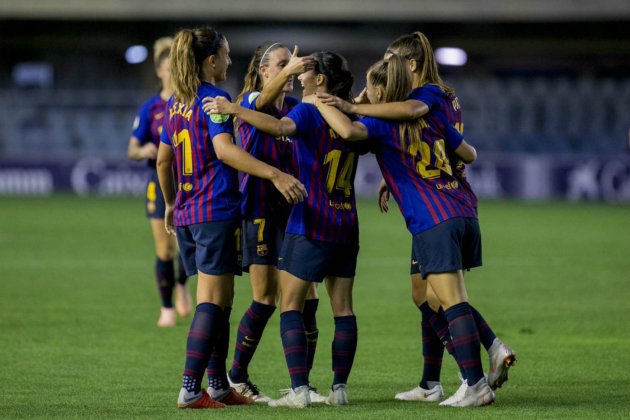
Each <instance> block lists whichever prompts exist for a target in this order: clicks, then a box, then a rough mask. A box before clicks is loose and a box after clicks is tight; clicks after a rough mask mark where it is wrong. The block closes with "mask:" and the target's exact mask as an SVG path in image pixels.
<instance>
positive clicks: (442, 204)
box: [360, 112, 477, 235]
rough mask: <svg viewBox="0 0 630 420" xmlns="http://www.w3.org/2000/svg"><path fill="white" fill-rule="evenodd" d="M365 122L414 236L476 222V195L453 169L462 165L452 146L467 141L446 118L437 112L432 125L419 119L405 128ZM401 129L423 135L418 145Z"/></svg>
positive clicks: (375, 150)
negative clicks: (461, 221) (464, 220)
mask: <svg viewBox="0 0 630 420" xmlns="http://www.w3.org/2000/svg"><path fill="white" fill-rule="evenodd" d="M360 121H361V123H363V124H364V125H365V126H366V128H367V129H368V135H369V138H370V140H372V151H373V152H374V154H375V155H376V158H377V161H378V164H379V166H380V168H381V171H382V173H383V176H384V178H385V181H386V182H387V185H388V187H389V189H390V191H391V193H392V195H393V196H394V199H395V200H396V202H397V203H398V206H399V207H400V209H401V212H402V213H403V216H404V217H405V221H406V223H407V227H408V229H409V231H410V232H411V233H412V234H413V235H416V234H418V233H420V232H422V231H424V230H427V229H429V228H431V227H433V226H435V225H436V224H438V223H441V222H443V221H445V220H448V219H451V218H453V217H477V214H476V197H475V195H474V193H473V191H472V190H471V189H470V187H469V185H468V184H467V183H466V184H463V183H462V182H460V180H459V178H458V177H457V175H456V174H455V173H454V171H453V167H452V166H451V162H452V161H456V160H458V159H457V157H456V155H455V153H454V151H453V148H452V147H450V145H452V144H459V142H461V141H462V140H463V137H462V136H461V134H459V132H458V131H457V130H455V128H454V127H453V126H451V125H450V124H449V123H448V121H446V118H445V117H444V116H443V115H440V114H439V113H437V112H436V113H434V116H433V118H432V119H431V120H430V121H428V120H426V119H425V118H420V119H418V120H417V121H415V122H414V123H411V122H407V123H402V124H399V123H398V122H393V121H386V120H380V119H377V118H371V117H366V118H363V119H361V120H360ZM402 125H406V126H407V130H410V129H411V130H420V132H419V133H417V134H418V135H419V141H412V140H411V137H410V136H409V135H408V134H407V133H405V132H402V130H401V126H402Z"/></svg>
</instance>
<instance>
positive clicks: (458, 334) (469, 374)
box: [444, 302, 483, 385]
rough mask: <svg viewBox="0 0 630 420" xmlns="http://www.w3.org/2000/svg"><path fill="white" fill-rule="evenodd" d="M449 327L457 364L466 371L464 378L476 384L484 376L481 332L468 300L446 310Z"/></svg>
mask: <svg viewBox="0 0 630 420" xmlns="http://www.w3.org/2000/svg"><path fill="white" fill-rule="evenodd" d="M444 313H445V314H446V318H447V319H448V329H449V331H450V332H451V338H452V340H453V350H454V352H455V357H456V359H457V364H458V365H459V366H460V367H462V368H463V369H464V371H465V373H466V375H464V378H466V379H467V380H468V384H469V385H474V384H476V383H477V382H479V380H480V379H482V378H483V370H482V367H481V357H480V354H479V352H480V347H481V345H480V343H479V333H478V332H477V325H476V324H475V319H474V318H473V315H472V311H471V309H470V305H469V304H468V302H462V303H458V304H457V305H454V306H451V307H450V308H448V309H447V310H446V311H444Z"/></svg>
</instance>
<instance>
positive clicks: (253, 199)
mask: <svg viewBox="0 0 630 420" xmlns="http://www.w3.org/2000/svg"><path fill="white" fill-rule="evenodd" d="M259 95H260V92H249V93H247V94H245V95H244V96H243V99H242V100H241V106H242V107H244V108H248V109H252V110H254V111H256V110H257V109H256V101H257V100H258V96H259ZM298 103H299V101H298V100H297V99H295V98H291V97H288V96H287V97H285V99H284V103H283V104H282V109H277V108H276V107H274V106H271V107H269V108H268V109H265V110H263V112H265V113H267V114H269V115H271V116H273V117H276V118H282V117H284V116H285V115H287V114H288V113H289V112H290V111H291V110H292V109H293V108H294V107H295V106H296V105H297V104H298ZM237 127H238V133H239V137H240V141H241V147H242V148H243V149H244V150H246V151H247V152H249V154H251V155H252V156H254V157H255V158H256V159H258V160H261V161H263V162H265V163H268V164H269V165H271V166H274V167H276V168H278V169H280V170H281V171H283V172H286V173H289V174H292V175H295V176H297V170H296V168H295V162H294V157H293V145H292V142H293V140H292V139H291V138H290V137H274V136H272V135H270V134H267V133H265V132H263V131H261V130H258V129H257V128H256V127H254V126H253V125H251V124H248V123H246V122H244V121H240V120H239V121H238V122H237ZM241 193H242V194H243V200H242V202H241V212H242V215H243V217H244V218H245V219H252V218H261V217H262V218H264V217H267V216H269V215H271V214H277V212H282V213H283V214H288V211H289V205H288V203H287V201H286V200H285V199H284V197H283V196H282V194H280V192H278V190H277V189H276V188H275V187H274V186H273V184H272V183H271V182H270V181H267V180H264V179H261V178H258V177H255V176H253V175H249V174H244V175H243V178H242V180H241Z"/></svg>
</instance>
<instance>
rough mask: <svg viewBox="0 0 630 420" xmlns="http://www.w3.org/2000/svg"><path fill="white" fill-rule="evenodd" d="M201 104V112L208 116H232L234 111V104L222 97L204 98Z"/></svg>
mask: <svg viewBox="0 0 630 420" xmlns="http://www.w3.org/2000/svg"><path fill="white" fill-rule="evenodd" d="M201 102H202V103H203V105H202V108H203V112H205V113H206V114H208V115H212V114H224V115H225V114H230V115H231V114H233V113H234V111H235V104H233V103H232V102H230V101H228V100H227V98H226V97H224V96H215V97H214V98H210V97H205V98H203V100H202V101H201Z"/></svg>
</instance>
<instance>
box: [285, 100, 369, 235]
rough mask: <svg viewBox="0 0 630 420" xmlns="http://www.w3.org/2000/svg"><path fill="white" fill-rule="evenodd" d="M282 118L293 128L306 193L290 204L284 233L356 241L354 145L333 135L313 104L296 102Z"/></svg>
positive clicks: (356, 156) (355, 166)
mask: <svg viewBox="0 0 630 420" xmlns="http://www.w3.org/2000/svg"><path fill="white" fill-rule="evenodd" d="M287 118H290V119H291V120H293V122H295V125H296V127H297V130H296V134H295V136H293V151H294V156H295V158H296V159H297V165H298V169H299V176H300V181H301V182H302V183H303V184H304V186H305V187H306V190H307V191H308V198H307V199H306V200H305V201H303V202H302V203H299V204H296V205H294V206H293V208H292V209H291V214H290V215H289V222H288V225H287V229H286V232H287V233H292V234H296V235H304V236H306V237H307V238H310V239H314V240H318V241H326V242H334V243H339V244H350V243H358V240H359V220H358V217H357V208H356V200H355V196H354V176H355V173H356V169H357V161H358V159H359V151H358V150H357V146H356V144H353V143H350V142H346V141H344V140H343V139H341V138H340V137H338V136H337V134H336V133H335V132H334V131H333V130H332V129H331V128H330V126H329V125H328V124H327V123H326V121H325V120H324V119H323V118H322V116H321V114H320V113H319V111H318V110H317V108H316V107H315V106H314V105H312V104H304V103H302V104H299V105H297V106H296V107H295V108H293V110H292V111H291V112H290V113H289V114H288V115H287Z"/></svg>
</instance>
